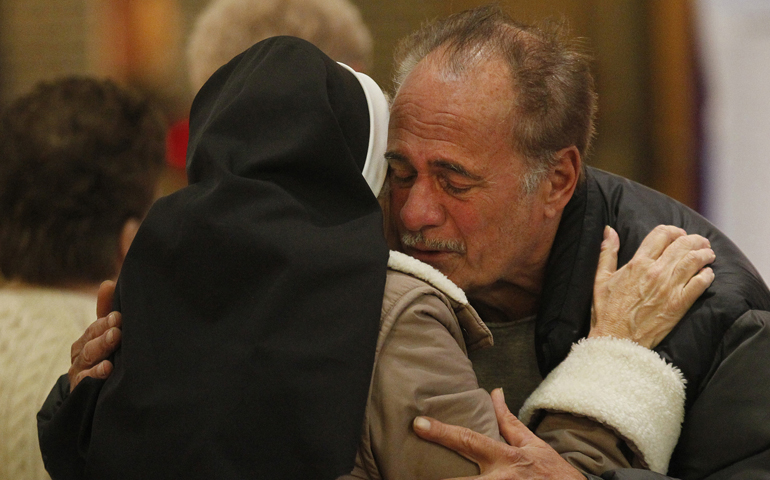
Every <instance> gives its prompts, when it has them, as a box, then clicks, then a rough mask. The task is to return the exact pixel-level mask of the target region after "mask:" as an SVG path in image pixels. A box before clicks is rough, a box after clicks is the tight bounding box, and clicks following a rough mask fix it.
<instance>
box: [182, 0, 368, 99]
mask: <svg viewBox="0 0 770 480" xmlns="http://www.w3.org/2000/svg"><path fill="white" fill-rule="evenodd" d="M276 35H291V36H294V37H299V38H302V39H303V40H307V41H309V42H310V43H312V44H314V45H315V46H317V47H318V48H320V49H321V50H322V51H323V52H324V53H326V54H327V55H329V56H330V57H331V58H333V59H334V60H336V61H338V62H342V63H345V64H347V65H350V66H351V67H353V68H358V69H367V68H369V66H370V64H371V57H372V35H371V33H369V29H368V28H367V27H366V25H365V24H364V22H363V20H362V19H361V14H360V12H359V11H358V9H357V8H356V7H355V6H354V5H353V4H352V3H350V2H349V1H348V0H213V1H212V2H211V3H210V4H209V5H208V7H206V9H205V10H204V11H203V12H202V13H201V14H200V16H199V17H198V20H197V21H196V23H195V26H194V27H193V31H192V33H191V35H190V39H189V41H188V44H187V61H188V67H189V68H188V71H189V76H190V84H191V86H192V88H193V89H194V91H196V92H197V91H198V90H199V89H200V87H202V86H203V84H204V83H206V80H208V78H209V77H210V76H211V75H212V74H213V73H214V72H215V71H216V70H217V69H218V68H219V67H221V66H222V65H224V64H225V63H227V62H229V61H230V60H231V59H232V58H233V57H235V56H236V55H238V54H239V53H241V52H242V51H244V50H246V49H247V48H249V47H250V46H252V45H253V44H255V43H257V42H259V41H261V40H264V39H266V38H269V37H274V36H276Z"/></svg>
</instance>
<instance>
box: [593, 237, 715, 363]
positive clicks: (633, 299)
mask: <svg viewBox="0 0 770 480" xmlns="http://www.w3.org/2000/svg"><path fill="white" fill-rule="evenodd" d="M619 248H620V240H619V238H618V234H617V232H615V230H613V229H612V228H610V227H609V226H608V227H606V228H605V231H604V241H603V242H602V250H601V254H600V256H599V267H598V269H597V271H596V283H595V284H594V298H593V308H592V309H591V331H590V333H589V334H588V336H589V337H599V336H613V337H618V338H627V339H630V340H633V341H635V342H636V343H638V344H639V345H642V346H644V347H647V348H653V347H655V346H656V345H657V344H658V343H660V341H661V340H663V338H664V337H665V336H666V335H667V334H668V333H669V332H670V331H671V330H672V329H673V328H674V326H676V324H677V323H678V322H679V320H681V318H682V317H683V316H684V314H685V313H686V312H687V310H689V308H690V307H691V306H692V304H693V303H694V302H695V300H697V299H698V297H700V296H701V294H702V293H703V292H704V291H706V289H707V288H708V287H709V285H711V282H713V281H714V271H713V270H712V269H711V268H709V267H707V266H706V265H708V264H710V263H712V262H713V261H714V259H715V258H716V256H715V254H714V251H713V250H711V245H710V243H709V241H708V240H707V239H705V238H703V237H701V236H700V235H687V234H686V232H685V231H684V230H682V229H681V228H678V227H672V226H664V225H660V226H658V227H655V229H654V230H653V231H652V232H650V233H649V234H648V235H647V237H645V239H644V241H643V242H642V244H641V245H640V246H639V250H637V252H636V254H635V255H634V257H633V258H632V259H631V261H630V262H628V263H627V264H626V265H624V266H623V267H622V268H621V269H619V270H617V265H618V249H619Z"/></svg>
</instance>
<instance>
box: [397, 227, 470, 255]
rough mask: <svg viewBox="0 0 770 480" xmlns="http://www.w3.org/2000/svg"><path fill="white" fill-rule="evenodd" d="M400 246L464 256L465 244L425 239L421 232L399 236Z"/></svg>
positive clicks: (454, 241)
mask: <svg viewBox="0 0 770 480" xmlns="http://www.w3.org/2000/svg"><path fill="white" fill-rule="evenodd" d="M401 244H402V245H404V246H405V247H413V248H415V247H422V248H423V249H425V250H441V251H444V252H453V253H459V254H464V253H465V243H463V242H461V241H459V240H442V239H438V238H425V235H423V234H422V232H416V233H412V232H406V233H404V234H402V235H401Z"/></svg>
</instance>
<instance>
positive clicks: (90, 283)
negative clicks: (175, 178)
mask: <svg viewBox="0 0 770 480" xmlns="http://www.w3.org/2000/svg"><path fill="white" fill-rule="evenodd" d="M164 136H165V122H164V120H163V118H162V116H161V114H160V113H159V111H158V110H157V109H156V108H155V107H153V106H152V105H151V104H150V102H149V101H148V100H147V99H146V98H145V97H144V96H142V95H139V94H138V93H136V92H134V91H132V90H128V89H125V88H123V87H120V86H118V85H117V84H115V83H114V82H112V81H109V80H96V79H92V78H86V77H68V78H63V79H59V80H56V81H53V82H48V83H41V84H39V85H37V86H36V87H35V88H34V89H33V91H32V92H31V93H29V94H27V95H24V96H22V97H21V98H19V99H18V100H16V101H15V102H13V103H12V104H10V105H9V106H8V107H7V108H6V109H5V110H4V112H3V113H2V116H1V117H0V212H1V213H0V271H1V272H2V276H3V277H4V278H5V280H4V282H3V283H2V284H0V439H2V440H1V441H0V479H2V480H16V479H24V480H32V479H46V478H49V477H48V474H47V473H46V472H45V469H44V467H43V462H42V458H41V455H40V450H39V447H38V439H37V426H36V421H35V414H36V413H37V410H38V409H39V408H40V405H42V403H43V401H44V400H45V398H46V396H47V394H48V391H49V390H50V385H51V383H52V382H54V381H55V379H56V378H57V377H58V376H59V375H61V373H62V372H63V371H66V370H67V369H68V368H69V362H68V361H67V358H68V352H69V350H70V345H71V344H72V342H73V341H74V340H76V339H77V338H78V337H79V336H80V334H82V332H83V330H84V329H85V328H86V326H88V325H89V324H90V323H91V321H92V319H93V316H94V313H95V311H96V292H97V289H98V287H99V284H100V283H101V282H102V281H103V280H106V279H114V278H116V277H117V275H118V272H119V270H120V266H121V264H122V262H123V259H124V257H125V255H126V252H127V251H128V248H129V245H130V244H131V241H132V240H133V237H134V235H135V233H136V231H137V229H138V227H139V224H140V222H141V220H142V218H143V217H144V215H145V214H146V213H147V210H148V209H149V207H150V205H151V204H152V202H153V201H154V200H155V198H156V196H157V185H158V179H159V176H160V172H161V169H162V165H163V157H164Z"/></svg>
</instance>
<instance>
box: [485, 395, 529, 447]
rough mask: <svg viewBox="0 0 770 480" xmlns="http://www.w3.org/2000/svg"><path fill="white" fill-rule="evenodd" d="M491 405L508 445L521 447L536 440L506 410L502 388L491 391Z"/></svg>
mask: <svg viewBox="0 0 770 480" xmlns="http://www.w3.org/2000/svg"><path fill="white" fill-rule="evenodd" d="M492 405H494V407H495V415H496V416H497V424H498V426H499V428H500V433H501V434H502V435H503V438H505V441H506V442H508V444H509V445H513V446H514V447H523V446H524V445H527V444H528V443H530V442H531V441H532V440H534V439H536V438H537V437H536V436H535V434H534V433H532V431H530V429H529V428H527V427H526V426H525V425H524V424H523V423H521V421H520V420H519V419H518V418H516V416H515V415H514V414H512V413H511V411H510V410H508V405H506V404H505V396H504V395H503V389H502V388H496V389H495V390H493V391H492Z"/></svg>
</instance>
